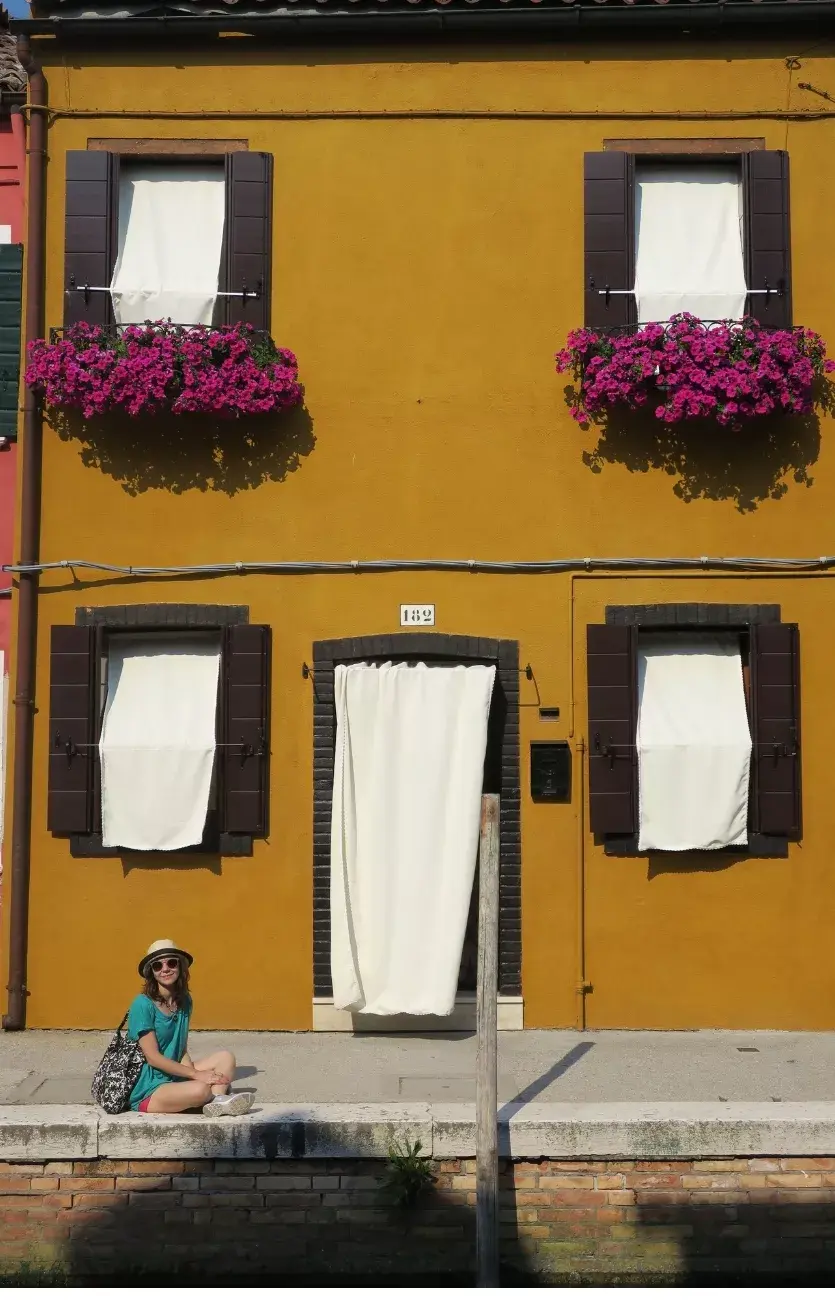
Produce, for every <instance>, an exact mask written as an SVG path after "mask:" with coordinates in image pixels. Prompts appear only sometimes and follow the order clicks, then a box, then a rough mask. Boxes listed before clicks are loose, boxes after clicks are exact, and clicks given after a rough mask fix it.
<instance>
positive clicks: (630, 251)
mask: <svg viewBox="0 0 835 1300" xmlns="http://www.w3.org/2000/svg"><path fill="white" fill-rule="evenodd" d="M584 195H585V197H584V204H585V295H586V310H585V323H586V325H587V326H589V327H590V328H594V329H605V328H606V326H608V325H632V324H634V323H635V321H636V320H637V319H638V317H637V313H636V309H635V296H634V294H631V293H628V294H623V293H616V294H612V295H611V297H607V296H606V294H605V293H604V294H601V292H600V290H601V289H606V288H607V287H608V288H609V289H634V287H635V159H634V157H633V155H632V154H628V153H621V152H620V151H619V150H614V149H613V150H612V151H611V153H587V154H586V155H585V180H584Z"/></svg>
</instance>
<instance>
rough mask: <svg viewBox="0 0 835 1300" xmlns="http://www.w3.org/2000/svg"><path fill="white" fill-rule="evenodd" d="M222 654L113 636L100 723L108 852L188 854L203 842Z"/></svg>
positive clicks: (202, 641) (190, 642)
mask: <svg viewBox="0 0 835 1300" xmlns="http://www.w3.org/2000/svg"><path fill="white" fill-rule="evenodd" d="M219 670H220V646H219V644H218V643H217V642H215V641H214V640H209V639H208V638H196V637H193V638H188V637H184V638H182V639H180V638H177V639H176V640H174V639H170V638H154V637H111V639H110V643H109V646H108V661H107V699H106V703H105V709H104V718H103V721H102V731H101V741H100V746H99V752H100V756H101V815H102V843H103V844H104V845H105V846H108V847H112V848H123V849H143V850H154V849H158V850H162V851H170V850H172V849H184V848H189V847H191V846H192V845H195V844H199V843H200V841H201V839H202V838H203V829H204V826H205V823H206V813H207V811H208V807H209V793H210V790H211V783H212V767H213V764H214V755H215V715H216V709H217V688H218V675H219Z"/></svg>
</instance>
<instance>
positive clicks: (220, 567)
mask: <svg viewBox="0 0 835 1300" xmlns="http://www.w3.org/2000/svg"><path fill="white" fill-rule="evenodd" d="M832 568H835V555H820V556H817V557H797V556H782V557H781V556H736V555H731V556H711V555H700V556H674V555H666V556H655V557H651V556H609V557H599V558H593V557H592V556H586V557H585V558H584V559H565V560H437V559H436V560H433V559H425V560H424V559H414V560H229V561H218V562H216V563H212V564H106V563H103V562H99V561H98V560H47V561H43V562H41V563H37V564H4V565H2V566H0V571H2V572H3V573H23V574H28V573H51V572H54V571H55V570H61V569H70V570H75V569H89V570H92V571H94V572H96V573H114V574H118V575H119V576H122V577H126V578H155V577H176V576H180V577H201V576H203V577H207V578H208V577H222V576H224V575H227V574H234V573H276V574H301V573H310V574H313V573H398V572H408V571H409V570H424V571H426V570H435V571H437V572H440V573H444V572H453V573H583V572H585V573H595V572H601V571H606V570H608V571H612V572H617V571H621V572H623V571H633V572H652V573H657V572H659V571H673V570H676V569H679V570H693V569H701V570H705V571H707V570H723V571H727V572H735V573H763V572H765V573H768V572H774V573H780V572H783V573H786V572H791V573H796V572H818V573H820V572H821V571H826V570H828V569H832Z"/></svg>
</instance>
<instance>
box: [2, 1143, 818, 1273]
mask: <svg viewBox="0 0 835 1300" xmlns="http://www.w3.org/2000/svg"><path fill="white" fill-rule="evenodd" d="M266 1145H267V1146H268V1145H269V1143H267V1144H266ZM707 1163H709V1164H710V1163H713V1164H717V1163H718V1164H721V1165H722V1166H723V1167H726V1168H730V1169H734V1170H736V1168H737V1167H739V1168H740V1169H741V1168H742V1167H744V1168H745V1169H746V1170H749V1169H750V1167H751V1164H752V1163H760V1164H765V1163H773V1164H774V1165H775V1167H779V1165H780V1162H779V1161H775V1162H764V1161H760V1162H751V1161H747V1160H744V1161H720V1162H707ZM796 1163H797V1164H800V1163H802V1162H801V1161H797V1162H796ZM815 1163H820V1162H815V1161H809V1160H807V1161H806V1165H807V1169H808V1166H809V1165H811V1166H812V1167H814V1165H815ZM828 1163H831V1162H828ZM465 1165H466V1171H465V1167H464V1166H465ZM472 1165H473V1162H470V1161H468V1162H463V1161H455V1160H449V1161H436V1162H434V1171H435V1176H436V1181H435V1186H434V1187H433V1188H432V1189H431V1190H430V1191H428V1192H427V1193H425V1194H423V1195H422V1196H421V1197H420V1199H419V1201H418V1202H417V1203H416V1204H415V1205H414V1206H413V1207H411V1208H410V1209H408V1210H407V1211H404V1210H403V1209H402V1208H401V1207H399V1206H398V1204H397V1203H396V1196H395V1194H393V1193H392V1190H391V1188H390V1187H387V1186H386V1182H387V1169H386V1162H385V1161H384V1160H379V1159H377V1160H369V1159H367V1160H342V1161H337V1160H330V1161H319V1160H292V1159H290V1160H276V1159H274V1158H270V1153H269V1152H268V1151H265V1158H264V1159H263V1160H260V1161H233V1160H227V1161H224V1162H221V1163H220V1164H219V1165H218V1164H217V1163H216V1162H212V1161H210V1160H203V1161H199V1162H185V1164H182V1163H180V1162H164V1163H163V1162H157V1163H155V1164H154V1165H153V1172H152V1169H151V1168H149V1169H148V1173H147V1175H146V1174H145V1172H144V1170H143V1162H142V1161H139V1162H132V1164H131V1165H130V1177H126V1178H125V1179H124V1182H123V1181H122V1177H123V1176H124V1174H126V1173H127V1170H128V1164H127V1162H107V1161H100V1162H94V1163H93V1164H91V1165H90V1167H89V1169H88V1170H87V1173H88V1176H89V1177H88V1180H89V1186H90V1188H91V1189H92V1187H93V1185H94V1184H95V1185H96V1187H97V1191H96V1193H95V1194H88V1193H87V1192H81V1193H78V1192H76V1193H74V1194H73V1197H72V1199H73V1206H72V1208H71V1209H69V1210H64V1211H58V1212H56V1226H57V1229H58V1232H57V1235H55V1236H53V1234H52V1232H51V1231H50V1229H49V1227H48V1226H47V1224H46V1220H44V1219H39V1220H38V1223H39V1224H41V1225H42V1228H41V1233H40V1236H39V1238H38V1240H39V1242H40V1246H39V1250H40V1251H41V1252H42V1253H41V1258H43V1259H44V1261H45V1260H46V1258H47V1257H48V1256H49V1254H51V1255H52V1258H53V1260H55V1261H56V1263H58V1261H60V1264H58V1268H59V1270H60V1273H61V1275H62V1277H63V1278H64V1279H65V1280H66V1281H67V1282H76V1283H81V1282H88V1283H89V1282H91V1281H94V1280H99V1281H100V1282H101V1281H104V1282H109V1283H110V1284H111V1285H113V1284H120V1283H121V1284H124V1285H130V1284H133V1285H136V1284H145V1285H148V1284H149V1283H169V1284H172V1283H173V1284H175V1285H178V1284H179V1285H189V1284H191V1285H200V1284H209V1285H219V1284H221V1283H222V1284H224V1285H228V1284H229V1283H238V1284H249V1285H259V1284H260V1285H266V1284H269V1283H272V1284H279V1283H282V1282H283V1283H286V1284H291V1285H302V1286H314V1285H317V1284H326V1285H331V1286H333V1285H336V1286H357V1285H364V1286H380V1287H382V1286H389V1287H392V1286H398V1285H399V1286H410V1287H416V1286H472V1285H473V1280H474V1269H475V1204H474V1202H475V1193H474V1191H471V1190H466V1191H465V1190H464V1189H465V1188H467V1189H469V1188H471V1187H472V1185H473V1184H474V1181H475V1179H474V1177H473V1174H472ZM613 1167H614V1168H617V1169H619V1170H620V1171H622V1172H619V1173H613V1172H610V1173H608V1174H605V1175H604V1174H599V1173H597V1172H596V1171H598V1170H601V1169H604V1168H609V1169H612V1168H613ZM676 1168H677V1167H676V1165H675V1164H674V1163H673V1164H669V1163H667V1164H665V1163H664V1162H653V1163H652V1164H647V1163H646V1162H636V1161H624V1162H620V1163H619V1164H616V1165H615V1166H612V1165H608V1166H606V1165H604V1164H603V1163H601V1162H594V1161H591V1162H584V1163H582V1162H573V1163H572V1162H563V1163H560V1162H555V1161H525V1162H520V1163H517V1164H516V1165H515V1166H513V1165H512V1164H511V1163H510V1162H508V1161H503V1162H502V1168H501V1173H500V1218H501V1225H500V1232H501V1255H502V1278H503V1282H504V1284H505V1285H514V1284H515V1285H521V1286H525V1287H530V1286H541V1285H577V1284H586V1285H588V1284H590V1283H591V1284H597V1285H619V1284H620V1285H623V1284H636V1283H637V1284H647V1283H649V1284H655V1285H658V1284H664V1283H666V1284H668V1285H682V1284H685V1285H686V1284H694V1285H705V1284H708V1285H710V1284H714V1285H717V1284H721V1283H724V1284H726V1285H727V1284H731V1285H733V1284H744V1285H757V1284H759V1285H768V1284H769V1283H771V1284H783V1285H786V1284H789V1283H792V1282H794V1283H797V1284H801V1285H803V1284H807V1285H808V1284H810V1283H813V1282H814V1283H817V1284H825V1283H826V1282H827V1281H831V1277H832V1275H833V1272H835V1269H833V1260H835V1205H833V1202H832V1200H830V1199H829V1198H830V1196H835V1191H833V1190H832V1189H826V1188H823V1187H822V1186H820V1185H819V1184H820V1183H821V1182H822V1176H821V1175H820V1174H811V1173H808V1172H807V1173H806V1175H805V1181H807V1182H812V1183H814V1184H815V1186H813V1187H811V1188H809V1189H807V1190H797V1189H796V1188H795V1187H794V1186H792V1187H791V1188H789V1187H788V1186H785V1187H784V1186H782V1185H781V1186H779V1187H778V1186H776V1185H775V1186H766V1185H765V1184H766V1179H767V1176H766V1175H765V1174H761V1175H757V1174H754V1175H752V1174H751V1173H750V1172H746V1173H745V1174H744V1175H743V1174H742V1173H737V1172H733V1173H727V1174H717V1173H715V1172H714V1173H711V1174H706V1175H698V1176H696V1177H695V1178H694V1177H693V1175H692V1174H688V1175H687V1177H688V1182H689V1183H692V1182H698V1183H699V1184H700V1185H701V1184H705V1186H704V1188H702V1187H701V1186H700V1187H699V1188H695V1189H693V1188H690V1187H689V1186H688V1188H686V1189H684V1190H683V1189H682V1178H681V1175H680V1174H678V1173H677V1172H675V1171H676ZM687 1168H688V1169H692V1162H687ZM178 1169H184V1170H185V1172H184V1173H177V1172H176V1170H178ZM169 1170H170V1172H168V1171H169ZM665 1171H669V1172H665ZM114 1174H115V1180H114V1177H113V1175H114ZM780 1178H782V1179H784V1180H785V1182H786V1183H788V1182H791V1181H792V1179H793V1181H794V1183H796V1182H798V1181H800V1180H801V1179H803V1175H786V1174H778V1175H777V1176H776V1178H774V1179H773V1181H774V1183H777V1181H778V1180H779V1179H780ZM88 1180H76V1182H75V1183H74V1184H73V1186H75V1187H78V1186H80V1185H81V1181H88ZM740 1180H743V1181H745V1182H746V1185H745V1187H744V1189H743V1187H742V1186H741V1182H740ZM114 1181H115V1189H116V1190H115V1192H113V1191H111V1190H105V1189H106V1188H108V1189H109V1188H111V1187H112V1186H113V1183H114ZM615 1183H618V1184H619V1185H620V1186H621V1187H624V1186H625V1190H621V1191H611V1190H605V1191H604V1190H584V1189H585V1188H587V1187H589V1186H590V1185H592V1184H594V1185H595V1187H597V1185H598V1184H600V1186H601V1187H603V1188H606V1189H611V1188H612V1185H613V1184H615ZM748 1183H757V1184H758V1186H757V1187H749V1186H748ZM554 1184H558V1185H559V1186H560V1187H561V1188H562V1189H563V1190H553V1188H554ZM578 1184H582V1187H578ZM760 1184H762V1186H760ZM462 1185H463V1186H462ZM537 1186H538V1187H539V1188H540V1189H542V1190H530V1189H534V1188H536V1187H537ZM122 1187H124V1188H125V1190H124V1191H122V1190H121V1188H122ZM187 1187H188V1188H193V1189H195V1190H189V1191H186V1190H185V1189H186V1188H187ZM128 1188H130V1190H127V1189H128ZM630 1188H631V1189H634V1190H630ZM546 1189H547V1190H546ZM54 1199H57V1198H54ZM9 1244H10V1245H12V1244H14V1246H15V1247H17V1246H20V1255H19V1257H20V1258H22V1257H24V1253H25V1251H26V1246H25V1244H24V1243H19V1242H15V1243H9ZM29 1258H32V1256H31V1254H30V1255H29ZM8 1262H9V1261H8V1258H6V1259H4V1261H3V1263H4V1266H7V1264H8Z"/></svg>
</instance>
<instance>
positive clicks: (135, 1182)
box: [116, 1175, 171, 1192]
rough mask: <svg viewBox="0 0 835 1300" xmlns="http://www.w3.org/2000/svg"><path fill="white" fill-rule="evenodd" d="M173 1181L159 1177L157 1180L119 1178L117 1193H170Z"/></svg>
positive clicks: (117, 1180)
mask: <svg viewBox="0 0 835 1300" xmlns="http://www.w3.org/2000/svg"><path fill="white" fill-rule="evenodd" d="M170 1190H171V1179H170V1177H169V1178H163V1177H160V1176H159V1175H157V1176H156V1177H155V1178H117V1179H116V1191H117V1192H168V1191H170Z"/></svg>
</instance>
